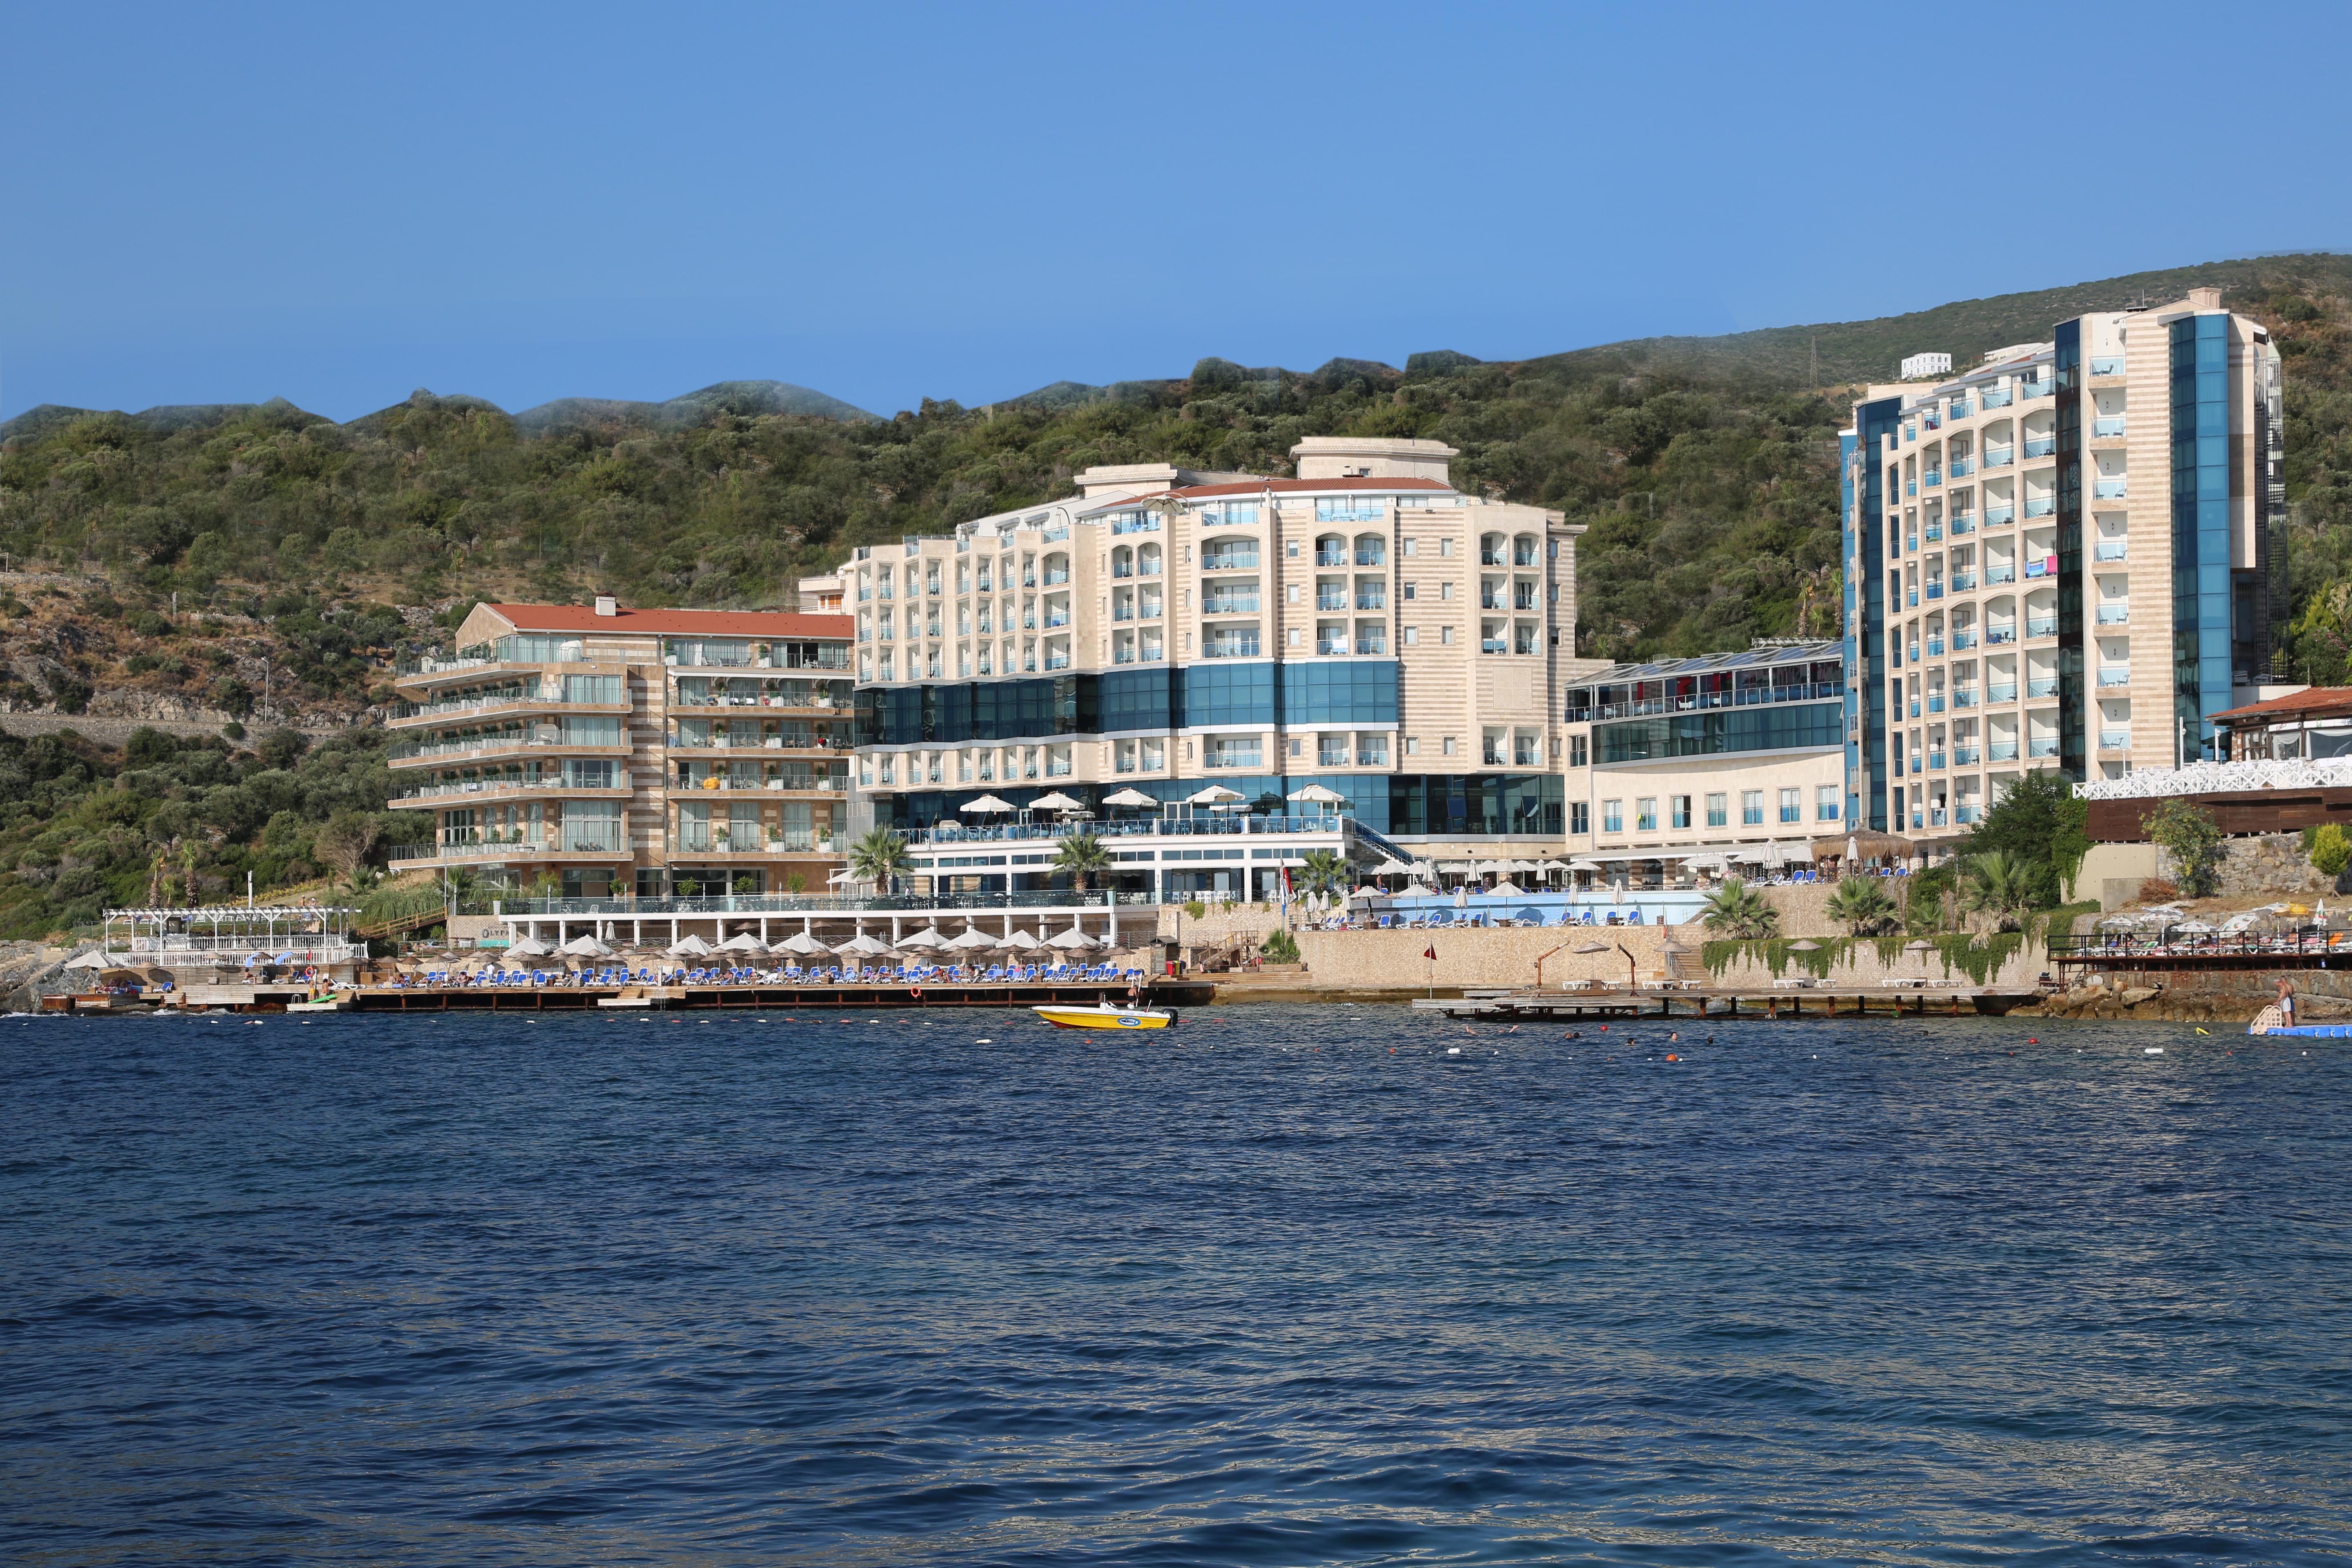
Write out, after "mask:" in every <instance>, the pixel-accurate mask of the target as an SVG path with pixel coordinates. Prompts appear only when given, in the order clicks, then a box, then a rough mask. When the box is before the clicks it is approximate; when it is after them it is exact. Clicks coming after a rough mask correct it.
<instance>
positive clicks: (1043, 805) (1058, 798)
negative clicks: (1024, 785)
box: [965, 790, 1087, 811]
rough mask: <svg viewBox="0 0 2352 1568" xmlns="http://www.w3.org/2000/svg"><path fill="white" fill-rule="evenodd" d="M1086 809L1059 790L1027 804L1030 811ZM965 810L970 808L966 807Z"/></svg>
mask: <svg viewBox="0 0 2352 1568" xmlns="http://www.w3.org/2000/svg"><path fill="white" fill-rule="evenodd" d="M1086 808H1087V805H1086V802H1084V801H1082V800H1072V799H1071V798H1070V797H1069V796H1068V795H1064V794H1063V793H1062V792H1061V791H1060V790H1055V792H1054V793H1053V794H1051V795H1039V796H1038V797H1037V798H1036V799H1035V800H1033V801H1031V802H1030V803H1029V809H1030V810H1032V811H1084V810H1086ZM965 809H966V810H970V809H971V808H970V807H969V806H967V807H965Z"/></svg>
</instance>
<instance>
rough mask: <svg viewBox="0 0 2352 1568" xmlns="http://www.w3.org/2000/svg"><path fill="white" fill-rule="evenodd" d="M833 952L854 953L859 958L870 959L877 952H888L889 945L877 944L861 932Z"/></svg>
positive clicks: (885, 943)
mask: <svg viewBox="0 0 2352 1568" xmlns="http://www.w3.org/2000/svg"><path fill="white" fill-rule="evenodd" d="M833 951H834V952H854V953H856V954H857V955H859V956H860V957H870V956H871V955H873V954H875V953H877V952H889V951H890V944H889V943H887V942H877V941H875V940H874V939H873V938H872V937H870V936H867V935H866V934H865V933H864V932H863V931H861V932H859V933H858V934H857V935H856V936H854V937H851V938H850V939H849V940H848V941H847V942H843V943H842V944H841V945H840V946H838V947H836V948H835V949H834V950H833Z"/></svg>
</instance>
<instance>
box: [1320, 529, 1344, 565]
mask: <svg viewBox="0 0 2352 1568" xmlns="http://www.w3.org/2000/svg"><path fill="white" fill-rule="evenodd" d="M1347 563H1348V541H1347V538H1346V536H1345V535H1342V534H1337V533H1327V534H1325V535H1323V537H1322V538H1320V539H1318V540H1317V541H1316V542H1315V564H1316V565H1318V566H1345V565H1346V564H1347Z"/></svg>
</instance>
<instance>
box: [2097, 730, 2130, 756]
mask: <svg viewBox="0 0 2352 1568" xmlns="http://www.w3.org/2000/svg"><path fill="white" fill-rule="evenodd" d="M2099 750H2101V751H2103V752H2127V751H2129V750H2131V731H2129V730H2101V731H2099Z"/></svg>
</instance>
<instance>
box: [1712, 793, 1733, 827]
mask: <svg viewBox="0 0 2352 1568" xmlns="http://www.w3.org/2000/svg"><path fill="white" fill-rule="evenodd" d="M1729 798H1730V797H1729V796H1727V795H1708V796H1707V797H1706V825H1707V826H1709V827H1721V826H1723V825H1724V824H1725V823H1726V822H1727V821H1729V820H1730V819H1729V818H1728V817H1727V816H1725V815H1724V803H1725V802H1726V801H1727V800H1728V799H1729Z"/></svg>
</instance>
